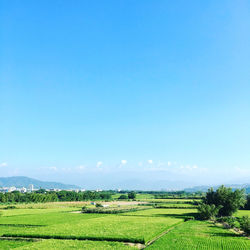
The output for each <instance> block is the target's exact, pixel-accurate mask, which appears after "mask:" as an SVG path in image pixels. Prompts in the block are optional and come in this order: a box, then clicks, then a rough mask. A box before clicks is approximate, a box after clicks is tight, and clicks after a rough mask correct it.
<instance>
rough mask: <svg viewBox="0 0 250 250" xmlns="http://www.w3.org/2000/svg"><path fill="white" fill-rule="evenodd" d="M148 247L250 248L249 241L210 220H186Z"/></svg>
mask: <svg viewBox="0 0 250 250" xmlns="http://www.w3.org/2000/svg"><path fill="white" fill-rule="evenodd" d="M149 249H187V250H189V249H190V250H191V249H197V250H199V249H211V250H212V249H214V250H216V249H232V250H233V249H235V250H236V249H239V250H241V249H242V250H243V249H250V241H249V239H247V238H246V237H242V236H240V235H237V234H235V233H233V232H231V231H229V230H226V229H224V228H221V227H219V226H216V225H214V224H213V223H211V222H202V221H188V222H186V223H183V224H181V225H179V226H177V227H176V228H174V229H173V230H172V231H170V232H169V233H168V234H166V235H165V236H163V237H161V238H160V239H159V240H157V241H156V242H155V243H154V244H152V245H151V246H149Z"/></svg>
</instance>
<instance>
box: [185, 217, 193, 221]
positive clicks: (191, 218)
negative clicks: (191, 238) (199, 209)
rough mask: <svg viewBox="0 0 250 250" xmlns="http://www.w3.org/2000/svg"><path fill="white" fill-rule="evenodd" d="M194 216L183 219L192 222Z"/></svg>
mask: <svg viewBox="0 0 250 250" xmlns="http://www.w3.org/2000/svg"><path fill="white" fill-rule="evenodd" d="M194 219H195V218H194V216H187V217H185V218H184V221H189V220H194Z"/></svg>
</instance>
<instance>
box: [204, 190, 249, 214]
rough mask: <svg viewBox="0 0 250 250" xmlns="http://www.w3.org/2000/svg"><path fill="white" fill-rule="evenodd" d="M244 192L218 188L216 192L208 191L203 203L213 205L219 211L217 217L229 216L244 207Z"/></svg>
mask: <svg viewBox="0 0 250 250" xmlns="http://www.w3.org/2000/svg"><path fill="white" fill-rule="evenodd" d="M245 202H246V200H245V192H244V190H243V189H241V190H240V189H236V190H235V191H232V189H231V188H226V187H225V186H220V187H219V188H218V189H217V190H216V191H214V190H213V188H211V189H209V190H208V192H207V193H206V196H205V197H204V198H203V203H204V204H207V205H212V204H214V205H215V206H216V207H219V206H221V208H220V209H219V213H218V215H219V216H231V215H232V214H233V213H235V212H236V211H237V210H238V209H239V208H240V207H241V206H244V204H245Z"/></svg>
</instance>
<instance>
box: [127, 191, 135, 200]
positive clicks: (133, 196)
mask: <svg viewBox="0 0 250 250" xmlns="http://www.w3.org/2000/svg"><path fill="white" fill-rule="evenodd" d="M135 197H136V193H135V192H134V191H132V192H129V193H128V198H129V199H135Z"/></svg>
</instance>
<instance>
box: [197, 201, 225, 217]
mask: <svg viewBox="0 0 250 250" xmlns="http://www.w3.org/2000/svg"><path fill="white" fill-rule="evenodd" d="M221 208H222V206H218V207H216V206H215V205H214V204H212V205H208V204H204V203H201V204H200V205H199V206H198V211H199V216H200V219H201V220H211V219H215V218H216V216H217V215H218V213H219V210H220V209H221Z"/></svg>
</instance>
